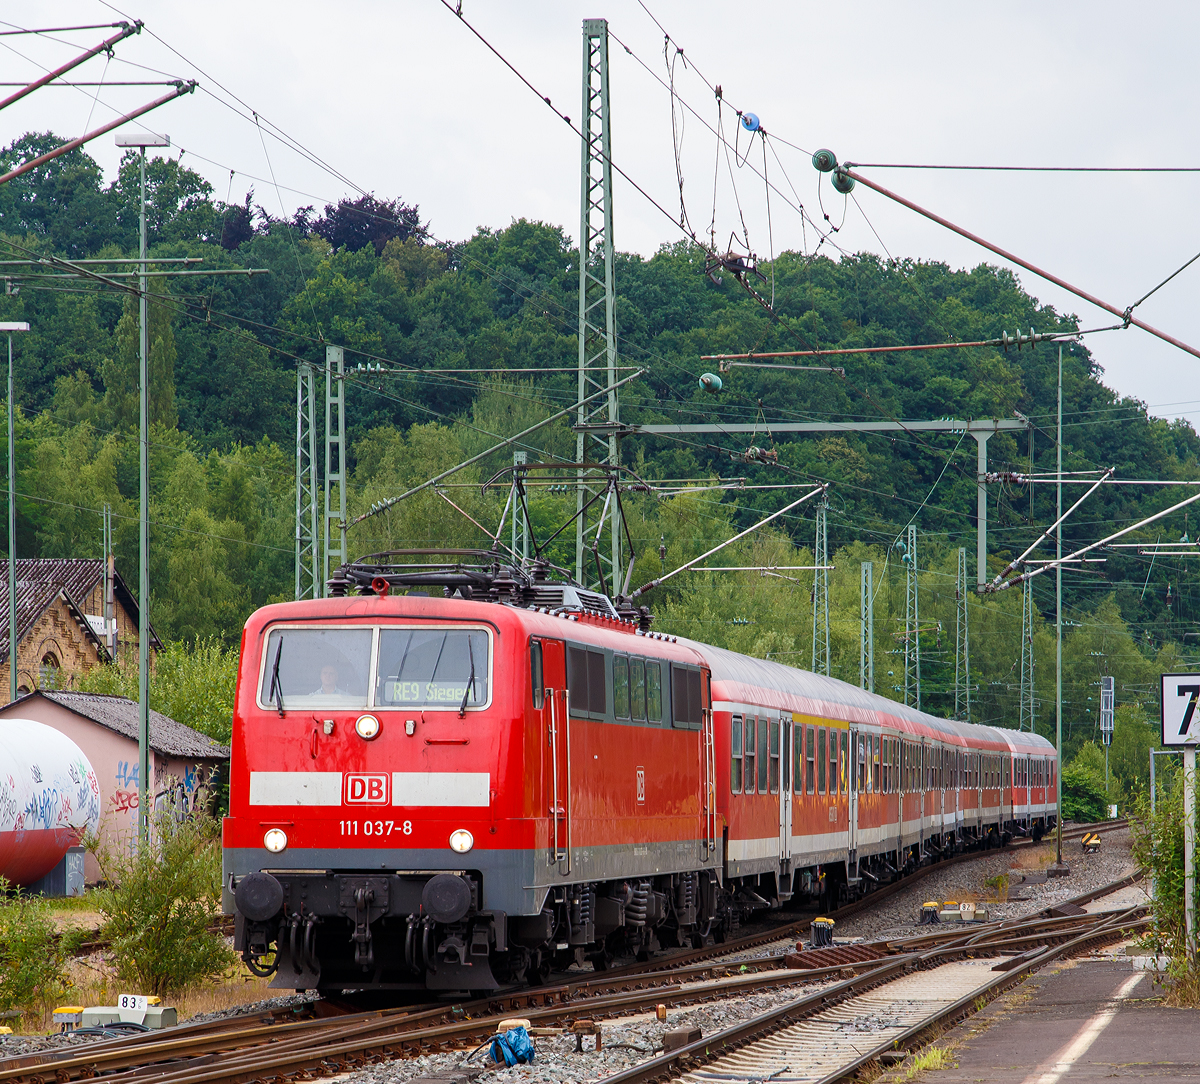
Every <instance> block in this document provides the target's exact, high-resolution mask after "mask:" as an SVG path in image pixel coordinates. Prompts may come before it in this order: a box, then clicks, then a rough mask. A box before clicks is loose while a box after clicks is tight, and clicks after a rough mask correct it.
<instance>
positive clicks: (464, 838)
mask: <svg viewBox="0 0 1200 1084" xmlns="http://www.w3.org/2000/svg"><path fill="white" fill-rule="evenodd" d="M474 846H475V837H474V836H473V835H471V833H470V832H468V831H467V830H466V829H465V828H456V829H455V830H454V831H453V832H451V833H450V849H451V850H452V851H453V852H454V853H455V854H466V853H467V851H469V850H470V849H471V848H472V847H474Z"/></svg>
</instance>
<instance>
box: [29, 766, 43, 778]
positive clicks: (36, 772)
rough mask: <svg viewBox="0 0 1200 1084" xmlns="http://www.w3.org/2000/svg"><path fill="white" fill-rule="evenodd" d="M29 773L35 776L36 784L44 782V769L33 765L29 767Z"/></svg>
mask: <svg viewBox="0 0 1200 1084" xmlns="http://www.w3.org/2000/svg"><path fill="white" fill-rule="evenodd" d="M29 771H30V773H31V774H32V775H33V781H34V782H35V783H40V782H41V781H42V769H41V768H39V767H38V766H37V765H36V764H31V765H30V766H29Z"/></svg>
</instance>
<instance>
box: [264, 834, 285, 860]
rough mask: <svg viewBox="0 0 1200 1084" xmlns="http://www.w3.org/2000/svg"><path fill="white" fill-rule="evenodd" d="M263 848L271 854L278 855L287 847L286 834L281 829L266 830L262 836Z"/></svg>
mask: <svg viewBox="0 0 1200 1084" xmlns="http://www.w3.org/2000/svg"><path fill="white" fill-rule="evenodd" d="M263 846H264V847H266V848H267V850H268V851H270V852H271V853H272V854H278V853H279V852H280V851H282V850H283V849H284V848H285V847H286V846H287V832H285V831H284V830H283V829H282V828H268V829H267V834H266V835H265V836H263Z"/></svg>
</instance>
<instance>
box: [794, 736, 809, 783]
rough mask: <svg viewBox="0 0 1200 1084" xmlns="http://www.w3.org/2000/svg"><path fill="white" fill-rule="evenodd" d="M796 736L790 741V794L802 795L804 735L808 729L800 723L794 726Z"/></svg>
mask: <svg viewBox="0 0 1200 1084" xmlns="http://www.w3.org/2000/svg"><path fill="white" fill-rule="evenodd" d="M795 729H796V734H795V737H794V738H793V740H792V792H793V793H795V794H803V793H804V734H805V731H807V730H808V727H806V726H804V725H803V724H802V723H797V724H796V727H795Z"/></svg>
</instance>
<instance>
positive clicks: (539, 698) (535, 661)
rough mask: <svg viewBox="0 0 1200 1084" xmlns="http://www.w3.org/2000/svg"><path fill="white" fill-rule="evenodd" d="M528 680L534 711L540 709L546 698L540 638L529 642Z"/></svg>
mask: <svg viewBox="0 0 1200 1084" xmlns="http://www.w3.org/2000/svg"><path fill="white" fill-rule="evenodd" d="M529 680H530V682H531V684H532V689H533V706H534V709H535V710H536V711H541V710H542V704H543V703H545V700H546V686H545V683H544V681H543V679H542V644H541V641H540V640H531V641H530V642H529Z"/></svg>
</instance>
